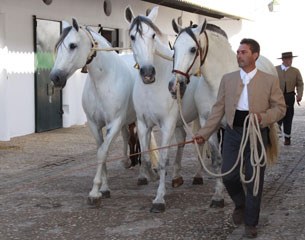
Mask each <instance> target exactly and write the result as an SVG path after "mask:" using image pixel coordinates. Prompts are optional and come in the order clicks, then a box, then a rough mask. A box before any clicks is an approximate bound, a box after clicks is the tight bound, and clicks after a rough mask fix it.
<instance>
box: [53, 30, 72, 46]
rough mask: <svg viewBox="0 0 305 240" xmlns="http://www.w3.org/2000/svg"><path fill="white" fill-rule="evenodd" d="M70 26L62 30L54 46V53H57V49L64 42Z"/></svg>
mask: <svg viewBox="0 0 305 240" xmlns="http://www.w3.org/2000/svg"><path fill="white" fill-rule="evenodd" d="M71 29H72V26H69V27H66V28H64V30H63V32H62V34H61V35H60V37H59V39H58V41H57V43H56V44H55V52H57V49H58V47H59V46H60V44H61V43H62V42H63V41H64V39H65V38H66V36H67V35H68V34H69V32H70V31H71Z"/></svg>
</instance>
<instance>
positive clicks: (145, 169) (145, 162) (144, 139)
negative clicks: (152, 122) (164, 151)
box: [137, 120, 158, 185]
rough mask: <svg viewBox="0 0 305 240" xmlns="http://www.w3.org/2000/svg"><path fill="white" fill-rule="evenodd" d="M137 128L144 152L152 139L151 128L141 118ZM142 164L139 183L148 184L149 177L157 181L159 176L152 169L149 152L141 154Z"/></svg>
mask: <svg viewBox="0 0 305 240" xmlns="http://www.w3.org/2000/svg"><path fill="white" fill-rule="evenodd" d="M137 128H138V136H139V140H140V145H141V149H142V152H146V151H148V143H149V142H150V140H151V135H150V134H151V131H152V129H151V128H148V127H147V126H146V124H145V122H142V121H141V120H138V123H137ZM141 159H142V161H141V165H140V170H139V176H138V185H146V184H148V180H147V179H148V177H149V178H150V179H151V180H153V181H155V180H156V179H157V178H158V176H157V175H156V173H155V172H154V171H153V170H152V167H151V161H150V160H149V158H148V157H147V154H145V153H144V154H142V156H141Z"/></svg>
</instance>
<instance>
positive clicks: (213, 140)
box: [209, 133, 224, 208]
mask: <svg viewBox="0 0 305 240" xmlns="http://www.w3.org/2000/svg"><path fill="white" fill-rule="evenodd" d="M209 143H210V145H211V158H212V167H213V169H214V172H216V173H218V174H220V173H221V165H222V157H221V153H220V151H219V142H218V138H217V134H216V133H215V134H213V135H212V136H211V137H210V140H209ZM210 207H213V208H219V207H220V208H222V207H224V185H223V182H222V178H221V177H217V178H216V185H215V193H214V195H213V197H212V202H211V204H210Z"/></svg>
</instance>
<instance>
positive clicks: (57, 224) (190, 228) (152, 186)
mask: <svg viewBox="0 0 305 240" xmlns="http://www.w3.org/2000/svg"><path fill="white" fill-rule="evenodd" d="M304 112H305V111H304V109H303V110H302V111H301V110H300V112H297V113H296V115H297V116H296V117H295V126H294V130H293V131H294V136H295V137H294V139H293V141H292V144H293V145H292V146H290V147H286V148H285V147H284V146H282V149H281V151H282V153H281V157H280V159H279V163H278V164H277V165H276V166H275V167H272V168H269V169H268V171H267V173H266V184H265V190H264V199H263V207H262V214H261V220H260V226H259V227H260V229H259V238H258V239H305V237H304V236H305V235H304V234H305V231H304V228H305V227H304V225H305V224H304V219H305V218H304V213H305V206H304V205H305V204H304V190H305V189H304V184H303V183H304V179H305V173H304V163H305V157H304V146H305V140H304V138H305V137H304V136H305V134H304V131H305V129H304V130H303V127H301V126H302V124H303V122H304V120H302V119H303V113H304ZM121 146H122V143H121V138H120V137H119V138H118V139H117V140H116V142H115V144H114V146H113V147H112V149H111V151H110V154H109V157H108V162H107V164H108V165H107V166H108V174H109V185H110V188H111V198H109V199H103V200H102V204H101V206H100V207H92V206H89V205H88V204H87V197H88V193H89V191H90V190H91V187H92V181H93V177H94V175H95V170H96V147H95V142H94V140H93V137H92V136H91V134H90V133H89V130H88V128H87V127H86V126H76V127H72V128H67V129H58V130H54V131H49V132H45V133H39V134H30V135H27V136H23V137H17V138H13V139H12V140H11V141H9V142H0V163H1V164H0V239H1V240H7V239H67V240H72V239H130V240H131V239H234V240H235V239H242V230H241V229H240V227H239V228H237V227H236V226H234V224H233V222H232V219H231V213H232V209H233V204H232V202H231V200H230V199H229V197H228V195H227V194H226V195H225V207H224V208H222V209H213V208H210V207H209V204H210V200H211V197H212V195H213V188H214V183H215V179H214V178H212V177H210V176H208V175H205V176H204V184H203V185H192V177H193V174H194V173H195V172H196V167H197V166H198V165H197V159H196V155H195V151H194V146H193V145H192V144H189V145H187V146H186V148H185V153H184V158H183V161H182V164H183V170H182V174H183V177H184V184H183V185H182V186H181V187H179V188H175V189H173V188H172V187H171V167H172V166H171V165H170V166H169V167H168V175H167V183H166V186H167V193H166V197H165V200H166V211H165V212H164V213H158V214H156V213H150V211H149V210H150V207H151V203H152V200H153V198H154V196H155V194H156V190H157V186H158V183H157V182H150V183H149V184H148V185H146V186H138V185H137V175H138V167H135V168H133V169H125V168H124V167H123V166H122V164H121V161H119V160H117V159H118V157H120V156H121ZM174 155H175V149H174V148H173V149H170V157H171V159H172V158H173V157H174ZM300 198H301V199H300ZM287 202H289V204H288V203H287ZM280 225H281V227H280ZM296 232H298V235H296Z"/></svg>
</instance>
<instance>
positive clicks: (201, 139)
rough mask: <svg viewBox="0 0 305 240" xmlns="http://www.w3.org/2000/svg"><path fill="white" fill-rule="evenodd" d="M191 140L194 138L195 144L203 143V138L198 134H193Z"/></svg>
mask: <svg viewBox="0 0 305 240" xmlns="http://www.w3.org/2000/svg"><path fill="white" fill-rule="evenodd" d="M193 140H194V142H197V144H204V143H205V140H204V138H203V137H202V136H200V135H195V136H194V137H193Z"/></svg>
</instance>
